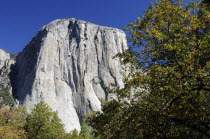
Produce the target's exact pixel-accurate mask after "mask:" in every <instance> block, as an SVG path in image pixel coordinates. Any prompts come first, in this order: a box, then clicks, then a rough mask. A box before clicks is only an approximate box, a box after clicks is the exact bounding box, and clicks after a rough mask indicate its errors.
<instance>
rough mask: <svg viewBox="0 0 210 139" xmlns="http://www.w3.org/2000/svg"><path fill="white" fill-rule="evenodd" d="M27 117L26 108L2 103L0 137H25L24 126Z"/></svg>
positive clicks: (6, 138)
mask: <svg viewBox="0 0 210 139" xmlns="http://www.w3.org/2000/svg"><path fill="white" fill-rule="evenodd" d="M26 117H27V112H26V109H24V108H12V107H9V106H5V105H2V106H1V107H0V138H1V139H25V138H26V132H25V130H24V126H25V123H26V120H25V118H26Z"/></svg>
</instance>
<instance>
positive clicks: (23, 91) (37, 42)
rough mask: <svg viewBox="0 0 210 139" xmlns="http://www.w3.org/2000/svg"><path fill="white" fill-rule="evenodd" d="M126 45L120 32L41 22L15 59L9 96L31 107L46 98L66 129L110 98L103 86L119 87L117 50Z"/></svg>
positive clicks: (77, 124) (82, 24) (82, 23)
mask: <svg viewBox="0 0 210 139" xmlns="http://www.w3.org/2000/svg"><path fill="white" fill-rule="evenodd" d="M125 49H127V42H126V36H125V34H124V32H123V31H121V30H118V29H115V28H109V27H103V26H98V25H95V24H92V23H89V22H85V21H81V20H76V19H62V20H56V21H53V22H51V23H50V24H48V25H46V26H44V27H43V28H42V29H41V30H40V31H39V32H38V34H37V35H36V36H34V38H33V39H32V40H31V42H30V43H29V44H28V45H27V46H26V47H25V48H24V49H23V51H22V52H20V53H19V54H18V56H17V58H16V65H15V70H14V72H15V74H14V75H16V76H15V77H14V79H13V82H12V85H13V95H14V96H15V98H16V99H17V101H18V102H19V104H20V105H24V106H26V107H27V108H28V109H29V110H30V109H32V108H33V107H34V105H35V104H37V103H38V102H39V101H40V100H42V99H43V100H44V101H45V102H46V103H47V104H48V105H49V106H50V107H51V108H52V109H53V110H56V111H57V112H58V116H59V117H60V118H61V120H62V122H63V123H64V125H65V128H66V131H67V132H69V131H71V130H73V129H75V128H76V129H78V130H80V120H81V119H82V118H83V116H84V115H85V114H86V113H90V112H91V111H92V110H96V111H98V110H99V111H100V110H101V103H100V98H104V99H109V97H110V96H108V94H106V92H105V90H104V89H103V84H104V85H106V86H109V85H110V84H116V85H119V86H123V82H122V78H123V77H122V75H121V72H123V69H122V66H121V65H120V62H119V60H118V59H113V56H115V55H116V54H117V53H120V52H123V51H124V50H125Z"/></svg>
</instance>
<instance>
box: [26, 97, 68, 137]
mask: <svg viewBox="0 0 210 139" xmlns="http://www.w3.org/2000/svg"><path fill="white" fill-rule="evenodd" d="M26 130H27V132H28V138H30V139H44V138H51V139H60V138H63V137H64V135H65V131H64V126H63V124H62V123H61V120H60V119H59V118H58V116H57V113H56V112H53V111H52V109H51V108H50V107H49V106H48V105H47V104H45V103H44V102H43V101H41V102H40V103H38V104H37V105H36V106H35V108H34V109H33V110H32V112H31V114H30V115H29V117H28V118H27V125H26Z"/></svg>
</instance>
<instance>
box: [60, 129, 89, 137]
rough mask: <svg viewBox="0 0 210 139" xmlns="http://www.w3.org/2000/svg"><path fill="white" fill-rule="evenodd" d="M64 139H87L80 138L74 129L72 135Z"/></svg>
mask: <svg viewBox="0 0 210 139" xmlns="http://www.w3.org/2000/svg"><path fill="white" fill-rule="evenodd" d="M64 139H86V138H84V137H83V136H80V135H79V133H78V131H77V130H76V129H74V130H73V131H72V132H71V133H67V134H65V136H64Z"/></svg>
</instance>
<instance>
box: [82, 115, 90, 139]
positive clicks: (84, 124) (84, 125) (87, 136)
mask: <svg viewBox="0 0 210 139" xmlns="http://www.w3.org/2000/svg"><path fill="white" fill-rule="evenodd" d="M80 136H82V137H84V138H85V139H93V135H92V133H91V129H90V128H89V127H88V124H87V122H86V118H84V119H83V120H82V125H81V131H80Z"/></svg>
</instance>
